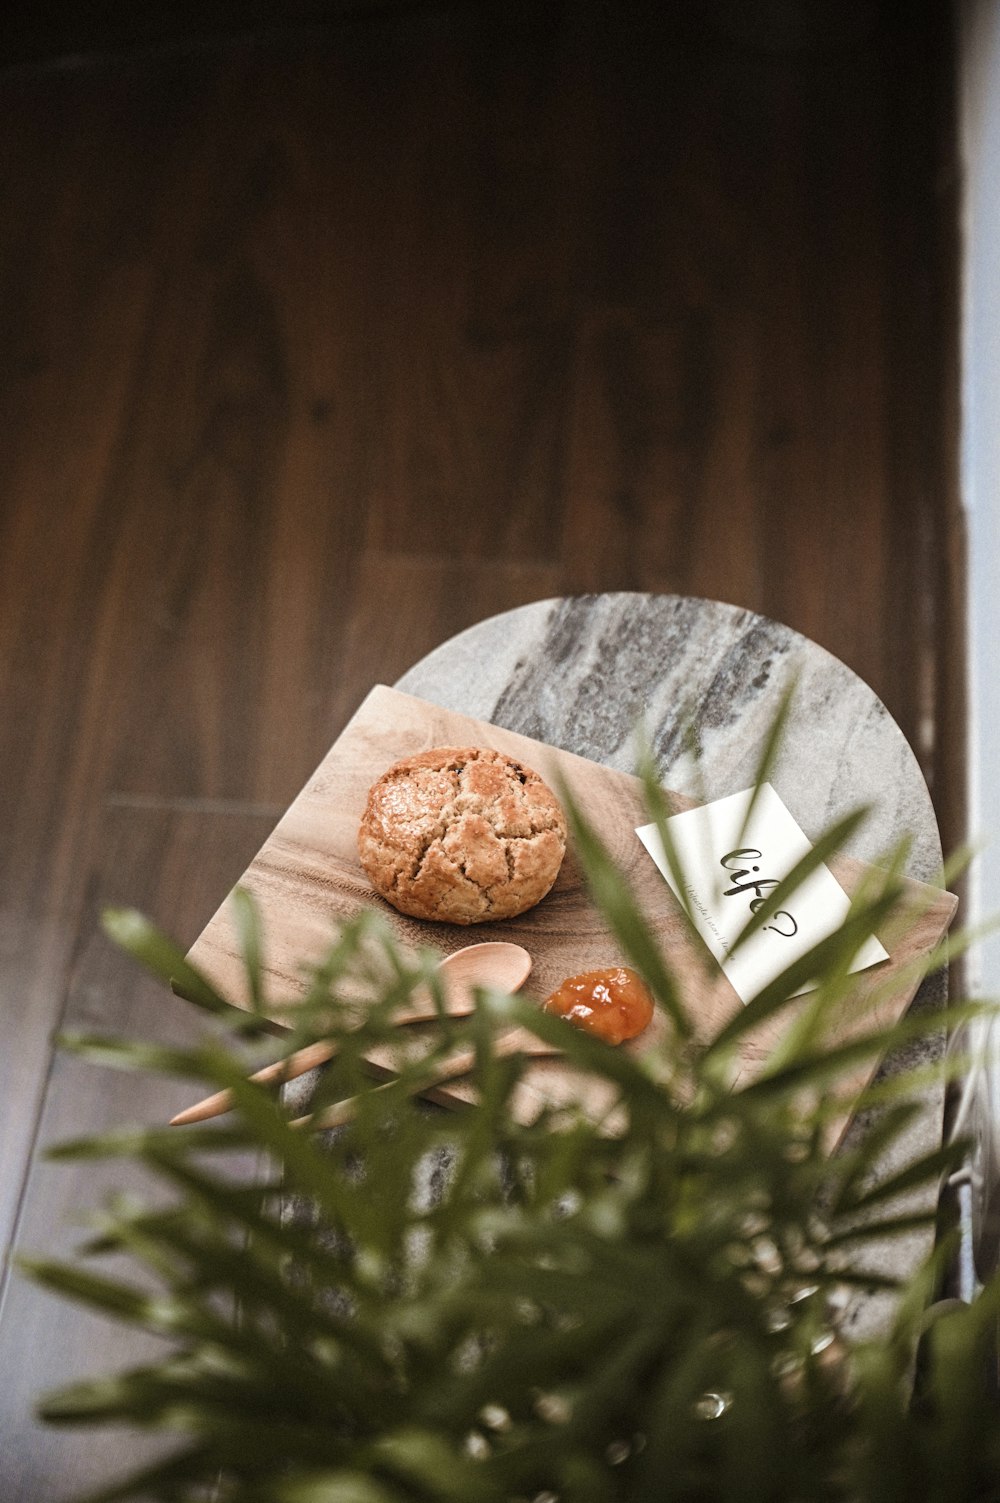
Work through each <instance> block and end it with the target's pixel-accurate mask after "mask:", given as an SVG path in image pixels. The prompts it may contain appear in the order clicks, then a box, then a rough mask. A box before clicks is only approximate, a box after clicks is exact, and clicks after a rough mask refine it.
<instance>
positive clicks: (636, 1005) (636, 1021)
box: [542, 965, 653, 1044]
mask: <svg viewBox="0 0 1000 1503" xmlns="http://www.w3.org/2000/svg"><path fill="white" fill-rule="evenodd" d="M542 1011H543V1012H551V1013H555V1014H556V1015H557V1017H560V1018H565V1019H566V1020H567V1021H568V1022H570V1023H572V1024H574V1026H575V1027H577V1028H582V1029H583V1031H584V1033H593V1034H596V1036H597V1037H598V1038H599V1039H604V1041H605V1042H606V1043H608V1044H623V1043H624V1042H625V1040H626V1039H634V1038H635V1037H636V1035H637V1034H640V1033H641V1032H642V1030H643V1029H644V1028H645V1027H646V1025H647V1024H648V1023H649V1021H650V1019H651V1018H652V1016H653V999H652V997H651V996H650V994H649V990H648V988H647V986H646V984H645V982H644V981H643V980H642V979H641V977H640V976H638V975H637V974H636V973H635V971H630V970H629V969H628V967H627V966H623V965H616V966H609V967H608V969H607V970H603V971H584V972H582V973H581V975H579V976H567V978H566V980H565V981H563V982H562V983H561V984H560V985H559V986H557V987H556V989H555V991H554V992H553V993H552V995H551V996H550V997H546V999H545V1001H544V1002H543V1003H542Z"/></svg>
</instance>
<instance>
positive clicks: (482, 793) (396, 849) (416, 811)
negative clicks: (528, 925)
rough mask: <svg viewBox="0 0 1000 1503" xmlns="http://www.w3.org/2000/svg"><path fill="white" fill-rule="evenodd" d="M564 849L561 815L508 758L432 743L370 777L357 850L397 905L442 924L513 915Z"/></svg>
mask: <svg viewBox="0 0 1000 1503" xmlns="http://www.w3.org/2000/svg"><path fill="white" fill-rule="evenodd" d="M565 852H566V820H565V816H564V815H563V811H562V809H561V808H560V806H559V803H558V800H557V799H556V797H555V794H554V793H553V792H552V790H551V789H550V788H549V787H548V785H547V784H546V783H544V782H543V781H542V779H541V778H540V777H539V776H538V774H537V773H536V772H533V771H532V770H531V768H530V767H526V766H525V765H524V764H523V763H522V762H517V761H515V760H514V758H513V757H508V756H506V755H505V754H504V753H503V752H498V751H491V750H489V749H487V748H484V747H475V746H460V747H455V746H439V747H434V748H432V749H431V750H430V751H425V752H419V753H417V754H416V755H415V756H412V757H404V758H403V760H402V761H400V762H396V763H395V764H394V765H393V766H392V767H390V768H389V770H388V771H387V772H385V773H383V775H382V777H380V778H379V779H378V781H377V782H376V783H374V784H373V785H372V787H371V788H370V789H369V792H368V802H367V805H366V807H365V812H364V815H363V816H362V820H361V827H360V829H359V831H358V854H359V856H360V857H361V865H362V866H363V867H364V869H365V871H366V872H367V874H368V877H369V878H370V880H371V883H372V886H373V887H374V888H375V890H376V891H377V892H379V893H381V895H382V897H384V898H385V899H387V901H388V902H390V903H391V904H392V905H393V907H394V908H397V909H398V910H399V912H400V913H405V914H408V915H410V917H412V918H421V919H433V920H437V921H438V922H441V923H449V924H482V923H489V922H491V921H496V920H498V919H507V918H515V917H516V916H517V915H518V914H519V913H524V912H525V910H526V909H528V908H532V907H534V905H535V904H536V903H537V902H539V901H540V900H541V899H542V898H544V896H545V894H546V893H547V892H548V891H549V888H550V887H551V886H552V884H553V882H554V881H555V879H556V877H557V876H558V874H559V868H560V866H561V865H562V859H563V856H564V855H565Z"/></svg>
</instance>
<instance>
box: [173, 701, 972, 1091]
mask: <svg viewBox="0 0 1000 1503" xmlns="http://www.w3.org/2000/svg"><path fill="white" fill-rule="evenodd" d="M432 746H488V747H493V748H496V749H498V750H500V751H504V752H507V753H509V754H510V755H512V756H514V757H517V758H518V759H519V760H520V761H523V762H525V763H526V764H527V765H528V766H529V767H532V768H534V769H535V771H536V772H538V773H540V774H541V776H542V777H543V778H545V779H546V781H547V782H549V783H550V784H553V785H554V784H555V782H556V779H557V776H558V775H560V774H561V775H562V777H564V778H565V780H566V782H567V784H568V785H569V787H570V788H571V789H572V791H573V793H574V796H575V798H576V800H577V801H578V803H579V805H580V806H581V807H582V809H583V810H584V812H585V813H586V815H587V817H588V818H589V820H590V821H591V823H592V824H593V826H594V827H595V829H596V830H597V833H598V834H599V835H600V837H601V839H602V840H603V841H604V843H605V845H606V846H607V848H608V850H609V851H610V853H611V855H612V857H613V858H614V860H615V861H616V863H617V864H618V866H619V868H620V870H621V871H622V873H623V875H624V876H625V878H626V879H627V881H628V882H629V884H630V885H631V887H632V889H633V891H634V893H635V894H636V896H637V898H638V900H639V902H640V903H641V905H642V907H643V909H644V910H645V912H646V914H647V916H648V917H649V919H650V920H651V922H652V923H653V924H654V925H655V928H656V930H657V932H658V934H659V937H660V941H661V944H662V948H663V950H664V953H665V954H666V956H667V958H668V960H669V962H670V964H671V966H672V967H673V969H674V971H675V974H677V975H678V976H679V977H681V978H682V982H683V995H684V1001H685V1003H686V1005H687V1007H688V1009H689V1011H690V1013H691V1015H692V1018H693V1019H694V1020H695V1025H696V1034H697V1037H698V1038H699V1039H700V1040H703V1041H705V1042H707V1041H708V1040H709V1039H711V1038H712V1037H713V1036H714V1035H715V1033H716V1032H717V1031H718V1030H719V1028H720V1027H721V1026H722V1025H723V1024H724V1023H725V1022H726V1020H727V1019H728V1018H729V1017H731V1016H732V1015H733V1013H734V1012H736V1011H737V1010H738V1009H739V1008H740V1007H741V1006H742V1003H741V1002H740V1000H739V998H738V997H737V995H736V993H735V991H734V990H733V988H732V987H731V985H730V984H729V982H728V981H727V979H726V977H725V976H724V975H723V973H722V971H721V970H720V969H719V967H718V966H717V964H716V963H715V961H714V960H713V959H712V957H711V956H710V954H709V952H708V950H707V949H706V948H705V947H704V946H703V945H702V944H701V941H700V940H698V939H696V938H695V939H692V938H691V936H690V935H689V933H688V930H687V928H686V924H685V921H684V919H683V916H682V915H681V912H680V908H679V905H678V904H677V902H676V900H675V898H674V896H673V894H672V893H671V891H670V889H669V887H668V886H667V884H666V882H665V881H664V880H663V877H662V876H661V875H660V873H659V871H658V870H657V869H656V867H655V866H654V864H653V862H652V860H651V859H650V857H649V856H648V854H647V853H646V851H645V849H644V847H643V845H642V843H641V842H640V840H639V839H638V837H637V836H636V834H635V829H636V827H637V826H639V825H642V824H645V823H647V822H648V815H647V814H646V813H645V810H644V807H643V801H642V788H641V784H640V783H639V780H638V779H637V778H634V777H631V776H629V775H628V774H626V773H621V772H617V771H614V770H613V769H611V768H607V767H602V766H600V765H599V764H598V763H595V762H591V761H588V760H587V759H586V758H583V757H578V756H575V755H573V754H572V753H570V752H565V751H561V750H558V749H557V748H555V747H552V746H546V745H544V744H543V743H541V742H538V741H533V740H531V739H529V738H528V737H526V736H520V735H517V734H515V733H514V732H512V731H506V730H503V729H501V728H500V727H498V726H494V725H490V724H488V723H486V722H483V721H478V720H471V719H468V718H467V717H465V716H463V715H458V714H456V713H454V712H453V711H450V710H443V709H440V708H439V707H438V706H436V705H432V704H428V703H427V702H425V701H424V700H420V699H415V698H413V697H412V696H410V695H407V694H400V693H399V692H398V691H396V690H394V689H388V688H385V687H382V686H379V687H377V688H375V689H373V690H372V691H371V693H370V694H369V695H368V697H367V699H366V700H365V701H364V703H363V704H362V705H361V708H360V709H359V710H358V712H357V714H356V715H355V716H354V718H353V719H352V720H351V722H350V723H349V725H348V726H347V727H346V728H345V730H344V732H343V733H342V735H341V736H340V737H339V739H338V740H337V741H336V742H335V743H334V745H333V746H332V747H331V749H330V751H329V752H328V753H327V755H326V756H325V757H324V759H323V761H322V762H321V763H320V765H319V767H318V768H317V770H316V773H315V775H314V776H313V777H312V778H311V779H310V781H309V782H308V783H307V785H306V786H305V788H304V789H303V790H302V792H301V793H300V794H299V796H298V798H296V800H295V802H294V803H293V804H292V805H291V807H290V808H289V810H288V812H287V813H286V814H285V815H284V817H283V818H282V819H281V821H280V822H279V824H278V825H277V826H276V827H275V829H274V831H273V833H272V834H271V836H270V837H269V838H268V840H267V841H266V842H265V843H264V845H263V847H262V848H261V850H260V851H259V852H258V853H257V855H256V856H255V857H254V859H253V861H252V862H251V863H250V866H249V867H248V868H247V870H246V872H245V873H244V875H243V877H242V878H241V879H240V880H241V885H242V886H244V887H246V888H247V889H249V891H250V892H251V893H253V895H254V897H255V898H256V900H257V903H258V905H259V908H260V912H261V916H262V921H263V925H264V935H265V950H264V965H265V981H266V995H267V996H268V997H269V998H270V999H272V1002H278V1003H280V1002H282V1001H287V1000H289V999H290V998H292V997H294V996H296V995H300V994H301V993H302V991H303V989H304V985H303V979H302V971H301V967H303V966H304V965H306V964H308V963H309V962H310V961H313V960H315V959H317V958H318V957H319V956H320V955H322V954H323V953H324V951H325V950H326V949H327V948H328V947H329V944H330V942H331V939H332V938H333V935H334V932H335V928H336V925H337V924H338V923H339V922H341V921H343V920H346V919H349V918H352V917H354V916H355V915H356V914H357V913H358V912H359V911H361V910H362V909H364V908H368V907H375V908H378V909H380V910H381V911H382V912H383V913H384V915H385V917H386V918H387V920H388V921H389V923H390V925H391V926H392V928H393V930H394V931H395V933H396V935H397V937H398V938H399V940H400V941H401V942H402V943H403V945H404V946H407V947H412V948H416V947H418V946H430V947H432V948H434V949H437V950H439V951H440V952H441V954H442V955H444V954H448V953H450V952H451V951H453V950H457V949H460V948H461V947H462V946H464V945H468V944H471V943H473V942H474V941H476V940H477V939H509V940H514V941H515V942H516V943H518V944H521V945H524V946H525V948H526V949H527V950H528V951H529V953H530V954H531V956H532V958H533V962H534V965H533V970H532V974H531V976H530V977H529V979H528V983H527V985H526V987H525V988H524V991H525V993H526V994H527V995H529V996H531V997H534V998H535V999H537V1000H542V999H544V998H545V997H546V996H547V995H548V994H549V993H550V992H551V991H553V990H554V989H555V987H556V986H557V985H558V984H559V983H560V982H561V981H562V980H563V979H564V978H565V977H566V976H568V975H572V974H574V973H576V972H579V971H586V970H591V969H594V968H596V967H599V966H605V965H613V964H616V963H620V961H621V960H622V956H621V954H620V952H619V949H618V946H617V945H616V943H615V941H614V940H613V939H612V938H611V936H610V934H609V933H608V930H607V927H606V925H605V924H604V923H603V921H602V919H601V918H600V916H599V915H598V914H597V912H596V910H595V909H594V907H593V905H592V903H591V901H590V899H589V897H588V895H587V892H586V889H585V886H584V882H583V877H582V873H581V870H580V867H579V865H578V862H577V859H576V854H575V852H574V850H573V848H572V843H571V845H570V849H569V850H568V851H567V854H566V859H565V861H564V863H563V866H562V870H561V871H560V874H559V877H558V878H557V880H556V883H555V886H554V887H553V888H552V891H551V892H550V893H549V894H548V896H547V897H546V898H544V899H543V900H542V902H541V903H539V904H538V905H537V907H535V908H533V909H531V910H530V911H529V912H528V913H525V914H522V915H521V916H520V917H519V918H516V919H512V920H508V921H504V922H500V923H490V924H479V925H474V926H470V927H463V926H459V925H451V924H435V923H428V922H423V921H421V920H418V919H411V918H407V917H404V916H403V915H402V914H400V913H397V912H396V910H395V909H394V908H392V907H391V906H390V905H389V904H388V903H386V902H385V901H384V900H383V899H382V898H380V897H378V896H377V895H376V894H375V893H374V892H373V891H372V888H371V887H370V885H369V883H368V879H367V877H366V876H365V873H364V871H363V870H362V868H361V865H360V863H359V861H358V856H357V844H356V842H357V831H358V825H359V822H360V819H361V815H362V811H363V809H364V805H365V800H366V797H367V793H368V789H369V787H370V786H371V784H372V783H373V782H374V781H375V779H376V778H378V777H379V776H380V775H381V774H382V773H383V772H384V771H385V770H386V768H387V767H389V766H390V765H391V764H392V763H393V762H395V761H397V760H398V759H399V758H400V757H403V756H407V755H410V754H412V753H414V752H418V751H422V750H425V749H427V748H428V747H432ZM733 791H734V792H735V791H736V790H733ZM779 792H780V790H779ZM668 797H669V802H670V803H671V805H672V807H673V809H674V811H675V812H680V811H681V810H682V809H687V808H690V807H692V805H693V803H694V800H691V799H687V798H684V797H682V796H681V795H679V794H669V795H668ZM793 813H794V811H793ZM830 865H831V868H832V870H833V871H834V873H835V875H836V876H837V878H838V880H839V881H840V883H841V885H842V886H843V887H844V888H845V889H846V890H847V891H849V892H850V891H853V890H854V888H855V887H856V886H857V884H858V882H859V881H860V880H861V879H862V877H863V876H864V874H865V873H866V872H867V871H868V870H869V869H868V868H867V867H866V866H865V865H864V864H863V863H861V862H858V861H855V860H852V859H850V858H848V857H838V858H835V859H834V860H833V861H831V863H830ZM955 907H956V899H955V898H954V897H953V896H952V895H951V894H950V893H947V892H943V891H941V890H940V889H938V888H935V887H929V886H926V885H925V884H922V883H919V882H914V881H908V882H907V883H906V893H905V900H904V903H903V905H902V908H901V910H900V912H899V913H898V914H896V915H894V917H893V920H892V922H891V924H890V925H889V926H887V928H886V929H885V930H884V931H883V932H880V933H879V938H880V939H881V940H882V943H883V944H884V945H885V948H886V949H887V950H888V951H889V955H890V959H889V960H888V961H885V962H883V963H882V964H881V965H879V966H875V967H873V968H871V969H870V970H868V971H865V972H862V973H860V974H859V975H858V978H857V983H856V986H855V987H854V989H853V991H852V995H851V999H850V1005H848V1006H846V1007H845V1008H844V1009H842V1016H840V1017H838V1018H837V1019H834V1020H832V1021H831V1025H830V1029H829V1032H828V1038H829V1040H830V1041H831V1042H834V1041H836V1040H838V1039H842V1038H846V1037H848V1036H849V1034H850V1032H851V1031H852V1030H853V1029H854V1028H856V1027H857V1022H856V1018H857V1017H858V1016H859V1014H863V1013H864V1011H865V1008H866V1007H867V1006H868V1005H870V1002H871V998H872V996H873V994H874V992H875V991H876V989H878V990H883V988H884V991H883V995H882V997H881V1000H880V1001H879V1002H878V1005H877V1007H876V1009H875V1010H874V1012H872V1013H871V1014H869V1021H870V1020H871V1018H873V1017H877V1018H878V1020H879V1021H880V1022H881V1023H883V1024H886V1025H887V1024H889V1023H891V1022H892V1021H894V1020H895V1019H896V1018H898V1017H899V1016H900V1014H901V1013H902V1012H903V1011H904V1009H905V1008H906V1006H907V1004H908V1003H909V1001H910V999H911V997H912V996H913V993H914V991H915V990H916V985H917V981H916V979H915V978H913V977H912V976H909V974H908V971H909V967H910V964H911V962H913V961H914V960H915V959H916V958H918V957H920V956H923V955H926V954H927V953H928V952H929V951H930V950H931V949H932V947H933V946H934V945H936V944H937V943H938V941H939V940H940V939H941V937H942V936H943V934H944V933H945V931H946V929H947V927H948V925H949V923H950V922H951V919H952V917H953V915H954V912H955ZM188 959H189V960H190V961H191V962H192V964H194V965H195V966H197V967H198V968H199V969H200V970H201V971H203V972H204V973H205V975H207V976H208V977H209V979H210V980H211V981H213V982H214V983H215V985H216V986H217V987H218V988H219V990H220V991H221V992H222V993H223V995H225V996H226V997H228V998H229V999H230V1000H232V1001H233V1002H235V1003H237V1004H238V1005H240V1006H243V1007H246V1006H248V1005H249V999H248V995H247V991H246V986H245V979H244V974H243V968H242V964H241V961H240V959H239V953H238V947H237V943H236V937H235V932H234V928H233V924H232V922H231V918H230V905H229V903H228V900H227V902H225V903H223V904H222V906H221V907H220V908H219V910H218V911H217V913H216V914H215V916H214V917H213V918H212V920H211V922H210V923H209V924H208V926H207V927H206V929H205V930H204V932H203V933H202V934H201V936H200V937H199V939H198V940H197V941H196V943H195V944H194V946H193V947H192V949H191V951H190V954H189V956H188ZM897 976H898V977H899V982H898V986H896V985H892V984H890V985H885V983H886V982H887V981H889V982H891V981H892V980H893V979H894V978H896V977H897ZM805 1000H807V999H804V1001H803V1002H802V1003H797V1004H795V1005H796V1006H802V1005H804V1002H805ZM271 1016H272V1018H274V1019H275V1020H276V1021H277V1020H278V1015H277V1012H272V1014H271ZM789 1016H790V1013H789V1011H787V1010H786V1011H785V1012H784V1013H783V1014H782V1016H781V1018H780V1020H778V1021H777V1022H775V1023H774V1024H773V1025H771V1026H769V1027H766V1028H763V1029H761V1030H760V1031H759V1032H758V1033H757V1034H756V1035H754V1036H753V1037H750V1038H747V1039H746V1040H745V1041H744V1044H743V1047H742V1054H741V1073H742V1072H750V1073H753V1071H754V1070H755V1068H756V1067H757V1066H758V1065H759V1062H760V1060H761V1058H762V1057H763V1056H764V1055H766V1053H767V1051H768V1049H769V1047H770V1045H771V1044H772V1043H773V1041H774V1039H775V1038H776V1037H777V1035H778V1033H780V1031H781V1030H782V1029H783V1028H784V1027H785V1026H786V1024H787V1021H788V1018H789ZM668 1032H669V1024H668V1022H667V1020H666V1018H665V1017H664V1016H663V1015H662V1014H660V1013H659V1012H658V1013H657V1015H656V1017H655V1018H654V1021H653V1023H652V1024H650V1027H649V1028H648V1029H647V1030H646V1031H645V1033H643V1034H642V1035H641V1037H640V1038H638V1039H636V1040H634V1041H633V1043H631V1044H629V1045H626V1046H624V1047H626V1048H629V1049H632V1050H642V1049H645V1048H647V1047H648V1046H649V1045H650V1044H654V1045H655V1044H656V1043H657V1041H658V1040H660V1039H662V1038H664V1037H665V1036H666V1035H667V1034H668ZM871 1073H872V1071H871V1069H868V1068H866V1069H865V1070H864V1071H863V1072H861V1073H860V1075H859V1076H858V1077H856V1078H855V1082H854V1083H855V1084H861V1083H863V1080H864V1079H865V1078H867V1076H868V1075H870V1074H871ZM595 1091H596V1087H595V1083H594V1082H590V1081H586V1082H584V1081H581V1079H580V1078H579V1077H578V1076H576V1075H575V1074H574V1072H573V1071H572V1070H571V1069H570V1068H569V1067H568V1066H567V1064H566V1063H565V1062H564V1061H562V1060H559V1059H546V1060H537V1061H533V1062H532V1064H531V1065H530V1067H529V1068H528V1070H527V1072H526V1077H525V1081H524V1084H523V1087H522V1095H521V1098H520V1100H519V1102H518V1107H519V1110H521V1111H522V1112H523V1113H524V1114H525V1115H526V1116H528V1117H530V1116H533V1115H535V1114H537V1111H538V1110H539V1107H540V1106H541V1105H542V1104H543V1103H552V1104H555V1103H559V1102H563V1101H566V1100H569V1099H573V1100H580V1101H581V1104H583V1105H584V1107H585V1108H586V1109H588V1110H593V1111H594V1112H600V1111H603V1110H604V1108H605V1106H606V1102H605V1101H604V1100H603V1099H601V1096H600V1093H599V1092H597V1093H596V1094H595ZM438 1094H439V1096H440V1097H442V1098H443V1099H445V1100H448V1101H453V1102H459V1101H463V1100H470V1099H472V1097H471V1092H470V1089H469V1086H468V1084H467V1083H462V1082H458V1083H455V1084H454V1085H451V1086H448V1087H446V1088H443V1089H442V1091H441V1092H439V1093H438Z"/></svg>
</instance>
